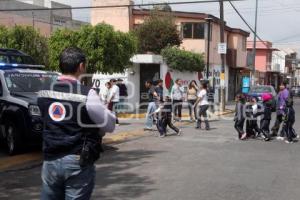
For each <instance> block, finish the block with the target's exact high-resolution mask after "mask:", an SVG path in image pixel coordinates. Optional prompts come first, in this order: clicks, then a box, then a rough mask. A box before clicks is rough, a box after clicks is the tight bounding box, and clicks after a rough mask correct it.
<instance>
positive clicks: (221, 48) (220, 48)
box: [218, 43, 227, 54]
mask: <svg viewBox="0 0 300 200" xmlns="http://www.w3.org/2000/svg"><path fill="white" fill-rule="evenodd" d="M218 53H219V54H226V53H227V43H219V44H218Z"/></svg>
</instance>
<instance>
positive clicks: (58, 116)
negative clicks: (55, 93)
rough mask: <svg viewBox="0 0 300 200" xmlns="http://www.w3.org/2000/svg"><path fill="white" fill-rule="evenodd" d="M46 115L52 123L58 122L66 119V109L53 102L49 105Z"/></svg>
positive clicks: (60, 104)
mask: <svg viewBox="0 0 300 200" xmlns="http://www.w3.org/2000/svg"><path fill="white" fill-rule="evenodd" d="M48 113H49V116H50V118H51V119H52V120H53V121H56V122H60V121H62V120H64V119H65V117H66V108H65V106H64V105H63V104H62V103H59V102H54V103H52V104H51V105H50V107H49V110H48Z"/></svg>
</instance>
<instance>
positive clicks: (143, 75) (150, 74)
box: [140, 64, 160, 109]
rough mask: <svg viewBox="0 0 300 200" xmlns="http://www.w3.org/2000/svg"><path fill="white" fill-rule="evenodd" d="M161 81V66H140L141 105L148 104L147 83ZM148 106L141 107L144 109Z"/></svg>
mask: <svg viewBox="0 0 300 200" xmlns="http://www.w3.org/2000/svg"><path fill="white" fill-rule="evenodd" d="M159 79H160V64H140V104H143V103H147V102H148V89H147V88H146V87H145V81H147V80H152V81H153V82H155V81H157V80H159ZM145 107H146V106H145V105H143V106H141V108H142V109H144V108H145Z"/></svg>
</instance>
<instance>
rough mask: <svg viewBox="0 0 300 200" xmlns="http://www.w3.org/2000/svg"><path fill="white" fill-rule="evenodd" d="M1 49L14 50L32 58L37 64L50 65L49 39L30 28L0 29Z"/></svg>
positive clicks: (2, 27)
mask: <svg viewBox="0 0 300 200" xmlns="http://www.w3.org/2000/svg"><path fill="white" fill-rule="evenodd" d="M0 47H2V48H13V49H17V50H20V51H23V52H24V53H27V54H28V55H30V56H32V57H33V58H34V60H35V61H36V63H37V64H43V65H46V66H47V65H48V46H47V38H46V37H44V36H42V35H40V34H39V32H38V31H36V30H35V29H34V28H32V27H29V26H15V27H13V28H6V27H4V26H1V27H0Z"/></svg>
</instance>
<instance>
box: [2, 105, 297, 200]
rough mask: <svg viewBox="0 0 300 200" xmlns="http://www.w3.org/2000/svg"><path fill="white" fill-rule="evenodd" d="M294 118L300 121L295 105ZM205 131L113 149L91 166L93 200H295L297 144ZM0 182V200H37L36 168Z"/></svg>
mask: <svg viewBox="0 0 300 200" xmlns="http://www.w3.org/2000/svg"><path fill="white" fill-rule="evenodd" d="M296 111H297V119H300V112H299V111H300V101H299V100H297V102H296ZM142 125H143V124H142V123H141V126H142ZM128 126H129V125H128ZM211 126H212V130H211V131H208V132H207V131H204V130H195V129H194V128H193V127H192V126H191V125H189V124H186V123H182V124H180V128H181V129H183V131H184V135H183V136H179V137H178V136H174V135H173V136H169V137H166V138H158V137H154V132H146V133H144V135H143V137H139V138H138V139H134V140H128V141H127V142H126V143H120V144H116V145H114V146H113V147H114V149H111V150H108V151H107V152H105V153H104V154H103V156H102V159H101V160H99V161H98V162H97V163H96V167H97V181H96V187H95V190H94V195H93V199H96V200H98V199H105V200H119V199H120V200H131V199H139V200H148V199H149V200H154V199H162V200H183V199H184V200H299V197H300V190H299V187H298V186H299V184H300V170H299V169H300V155H299V153H298V152H299V150H300V143H295V144H285V143H284V142H279V141H272V142H267V143H266V142H263V141H260V140H248V141H239V140H237V139H236V138H237V133H236V132H235V131H234V129H233V122H232V118H230V117H228V119H226V118H223V119H220V120H219V121H214V122H212V123H211ZM131 128H132V127H131V126H129V127H128V131H130V130H132V129H131ZM134 128H136V129H138V126H137V125H136V126H135V127H134ZM295 129H296V131H298V132H299V130H300V124H299V123H298V124H296V127H295ZM0 178H1V180H3V181H1V182H0V199H16V200H17V199H22V200H24V199H39V193H40V187H41V180H40V165H36V166H31V167H27V168H26V167H25V168H23V169H19V170H16V171H9V172H2V173H0Z"/></svg>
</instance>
